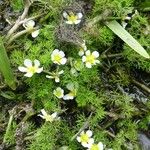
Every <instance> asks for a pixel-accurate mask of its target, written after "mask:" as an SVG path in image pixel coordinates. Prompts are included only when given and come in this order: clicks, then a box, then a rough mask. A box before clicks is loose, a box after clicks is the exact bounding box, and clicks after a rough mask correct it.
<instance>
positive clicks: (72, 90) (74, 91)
mask: <svg viewBox="0 0 150 150" xmlns="http://www.w3.org/2000/svg"><path fill="white" fill-rule="evenodd" d="M66 87H67V89H68V90H69V91H70V92H69V93H68V94H66V95H65V96H64V97H63V99H64V100H69V99H74V97H75V96H76V94H77V87H76V86H75V85H74V84H73V83H68V84H67V86H66Z"/></svg>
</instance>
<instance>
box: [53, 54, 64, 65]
mask: <svg viewBox="0 0 150 150" xmlns="http://www.w3.org/2000/svg"><path fill="white" fill-rule="evenodd" d="M61 59H62V57H61V56H60V55H55V56H54V61H57V62H58V63H60V61H61Z"/></svg>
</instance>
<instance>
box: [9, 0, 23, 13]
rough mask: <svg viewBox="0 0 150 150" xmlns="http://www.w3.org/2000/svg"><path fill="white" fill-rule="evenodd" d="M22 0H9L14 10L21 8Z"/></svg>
mask: <svg viewBox="0 0 150 150" xmlns="http://www.w3.org/2000/svg"><path fill="white" fill-rule="evenodd" d="M23 4H24V3H23V0H10V5H11V7H12V8H13V10H14V11H20V10H22V9H23Z"/></svg>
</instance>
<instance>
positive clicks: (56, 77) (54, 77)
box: [46, 70, 64, 82]
mask: <svg viewBox="0 0 150 150" xmlns="http://www.w3.org/2000/svg"><path fill="white" fill-rule="evenodd" d="M63 73H64V71H63V70H61V71H59V72H56V73H55V72H52V73H51V76H50V75H46V78H48V79H55V82H60V79H59V76H60V75H61V74H63Z"/></svg>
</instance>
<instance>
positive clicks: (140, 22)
mask: <svg viewBox="0 0 150 150" xmlns="http://www.w3.org/2000/svg"><path fill="white" fill-rule="evenodd" d="M131 24H132V26H131V27H130V28H129V31H130V33H131V34H132V35H134V37H135V38H138V41H139V42H140V43H141V45H142V46H143V47H145V49H146V50H147V52H148V53H149V54H150V52H149V44H150V34H149V30H148V27H149V24H148V20H147V18H146V17H144V16H141V15H140V14H139V15H137V16H136V17H135V18H133V20H132V22H131ZM135 31H136V32H135ZM124 55H125V56H126V57H127V59H128V60H129V62H130V63H129V65H130V66H134V67H136V68H138V69H142V70H145V71H147V72H149V71H150V61H149V59H144V58H142V57H139V56H138V55H137V54H136V53H134V52H132V50H131V48H129V47H128V46H127V45H125V46H124Z"/></svg>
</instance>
